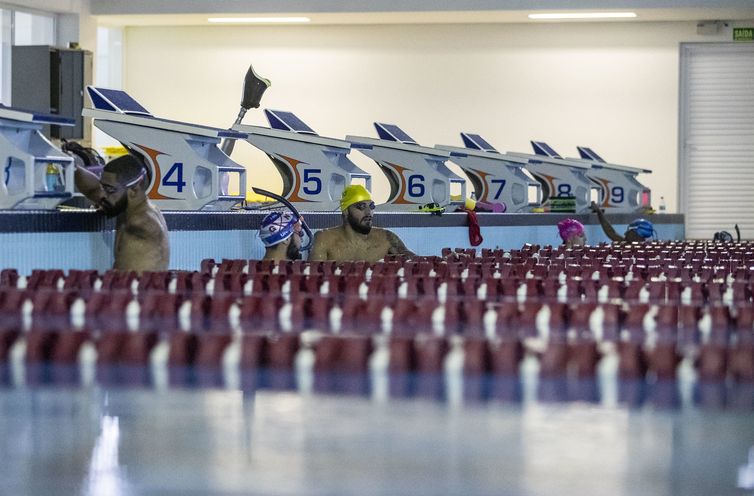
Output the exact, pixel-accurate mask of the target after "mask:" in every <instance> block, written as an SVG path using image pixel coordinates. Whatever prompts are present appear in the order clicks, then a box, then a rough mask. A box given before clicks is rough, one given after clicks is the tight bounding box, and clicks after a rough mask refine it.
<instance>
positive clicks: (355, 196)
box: [340, 184, 372, 212]
mask: <svg viewBox="0 0 754 496" xmlns="http://www.w3.org/2000/svg"><path fill="white" fill-rule="evenodd" d="M371 199H372V195H370V194H369V191H367V189H366V188H365V187H364V186H362V185H361V184H352V185H350V186H348V187H346V189H344V190H343V194H342V195H341V196H340V211H341V212H345V211H346V209H347V208H348V207H350V206H351V205H353V204H354V203H359V202H361V201H366V200H371Z"/></svg>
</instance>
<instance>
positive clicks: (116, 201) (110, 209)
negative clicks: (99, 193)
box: [99, 191, 128, 218]
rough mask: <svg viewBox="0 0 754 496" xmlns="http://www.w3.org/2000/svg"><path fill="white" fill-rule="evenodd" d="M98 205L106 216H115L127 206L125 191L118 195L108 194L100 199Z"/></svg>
mask: <svg viewBox="0 0 754 496" xmlns="http://www.w3.org/2000/svg"><path fill="white" fill-rule="evenodd" d="M99 207H100V209H101V210H102V212H103V213H104V214H105V215H106V216H107V217H108V218H113V217H117V216H118V215H120V214H122V213H123V212H125V211H126V209H127V208H128V195H127V194H126V193H125V191H122V192H121V194H120V195H118V196H114V195H109V196H107V197H105V198H103V199H102V201H101V202H100V204H99Z"/></svg>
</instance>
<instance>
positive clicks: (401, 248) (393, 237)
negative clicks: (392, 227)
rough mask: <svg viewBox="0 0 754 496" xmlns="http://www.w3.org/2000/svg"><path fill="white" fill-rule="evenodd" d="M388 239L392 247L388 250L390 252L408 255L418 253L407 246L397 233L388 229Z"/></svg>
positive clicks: (411, 255)
mask: <svg viewBox="0 0 754 496" xmlns="http://www.w3.org/2000/svg"><path fill="white" fill-rule="evenodd" d="M387 239H388V241H389V242H390V249H389V250H388V253H389V254H391V255H408V256H410V257H413V256H415V255H416V254H415V253H414V252H412V251H411V250H409V249H408V248H406V245H404V244H403V241H401V238H399V237H398V235H397V234H395V233H394V232H392V231H387Z"/></svg>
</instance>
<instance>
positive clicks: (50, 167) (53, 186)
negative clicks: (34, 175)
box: [45, 162, 63, 192]
mask: <svg viewBox="0 0 754 496" xmlns="http://www.w3.org/2000/svg"><path fill="white" fill-rule="evenodd" d="M62 185H63V183H62V180H61V178H60V168H58V166H57V165H55V164H53V163H52V162H48V163H47V168H46V170H45V186H46V187H47V192H57V191H60V190H61V189H62V188H61V186H62Z"/></svg>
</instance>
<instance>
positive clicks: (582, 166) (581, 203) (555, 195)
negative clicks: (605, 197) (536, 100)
mask: <svg viewBox="0 0 754 496" xmlns="http://www.w3.org/2000/svg"><path fill="white" fill-rule="evenodd" d="M531 144H532V147H533V148H534V155H532V154H529V153H517V152H508V154H507V155H510V156H512V157H518V158H525V159H526V160H527V164H526V170H528V171H529V172H530V173H531V175H532V176H534V178H535V179H536V180H537V181H539V184H541V185H542V206H543V207H544V208H545V210H548V209H549V210H554V209H555V206H556V205H559V204H560V202H562V201H564V200H572V201H573V202H574V203H575V207H574V211H575V212H576V213H587V212H589V211H590V210H591V209H590V205H591V202H592V194H593V193H594V196H595V197H597V195H598V194H599V187H598V186H597V185H596V184H595V183H594V182H593V181H592V180H590V179H589V177H588V176H587V173H588V172H589V170H590V169H591V167H592V166H591V165H590V164H589V163H588V162H586V161H583V160H577V159H564V158H563V157H561V156H560V155H558V154H557V152H555V150H553V149H552V147H550V146H549V145H548V144H547V143H545V142H542V141H532V142H531Z"/></svg>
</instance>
